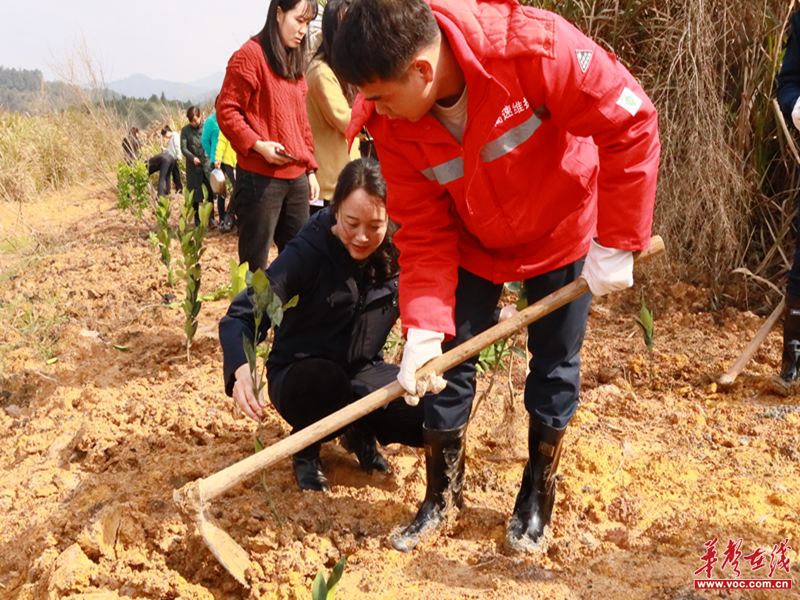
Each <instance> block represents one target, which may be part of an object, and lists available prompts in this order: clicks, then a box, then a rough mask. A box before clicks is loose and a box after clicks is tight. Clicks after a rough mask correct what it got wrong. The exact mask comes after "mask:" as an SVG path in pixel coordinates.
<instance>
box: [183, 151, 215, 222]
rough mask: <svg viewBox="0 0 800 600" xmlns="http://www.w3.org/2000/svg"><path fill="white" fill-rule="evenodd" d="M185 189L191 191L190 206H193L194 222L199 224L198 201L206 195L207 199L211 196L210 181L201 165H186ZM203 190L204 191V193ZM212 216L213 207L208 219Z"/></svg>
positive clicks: (201, 200)
mask: <svg viewBox="0 0 800 600" xmlns="http://www.w3.org/2000/svg"><path fill="white" fill-rule="evenodd" d="M186 170H187V173H186V191H187V193H189V192H191V193H192V206H193V207H194V224H195V225H199V224H200V203H201V202H203V201H204V199H205V198H206V197H207V198H208V199H209V200H211V199H212V198H213V196H212V192H211V181H209V179H208V174H207V173H206V172H205V169H203V167H202V166H200V167H198V166H196V165H190V164H187V165H186ZM204 190H205V193H204ZM213 217H214V209H213V208H212V209H211V214H210V215H209V217H208V220H209V221H211V219H212V218H213Z"/></svg>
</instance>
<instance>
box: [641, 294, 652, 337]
mask: <svg viewBox="0 0 800 600" xmlns="http://www.w3.org/2000/svg"><path fill="white" fill-rule="evenodd" d="M639 318H640V319H641V321H642V326H643V327H645V328H646V329H647V330H648V331H652V330H653V313H652V311H650V310H649V309H648V308H647V305H646V304H645V302H644V298H642V307H641V308H640V309H639Z"/></svg>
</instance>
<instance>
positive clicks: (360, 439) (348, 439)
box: [341, 423, 389, 473]
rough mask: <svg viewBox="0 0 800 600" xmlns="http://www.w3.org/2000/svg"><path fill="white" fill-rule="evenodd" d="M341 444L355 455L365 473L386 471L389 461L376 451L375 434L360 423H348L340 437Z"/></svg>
mask: <svg viewBox="0 0 800 600" xmlns="http://www.w3.org/2000/svg"><path fill="white" fill-rule="evenodd" d="M341 444H342V447H343V448H344V449H345V450H347V451H348V452H352V453H354V454H355V455H356V458H358V464H359V465H361V470H362V471H364V472H365V473H372V472H373V471H379V472H381V473H388V471H389V463H387V462H386V459H385V458H383V456H381V453H380V452H378V447H377V445H376V442H375V436H374V435H372V433H371V432H370V431H368V430H367V428H366V426H365V425H363V424H362V423H353V424H351V425H348V426H347V428H346V429H345V432H344V435H343V436H342V437H341Z"/></svg>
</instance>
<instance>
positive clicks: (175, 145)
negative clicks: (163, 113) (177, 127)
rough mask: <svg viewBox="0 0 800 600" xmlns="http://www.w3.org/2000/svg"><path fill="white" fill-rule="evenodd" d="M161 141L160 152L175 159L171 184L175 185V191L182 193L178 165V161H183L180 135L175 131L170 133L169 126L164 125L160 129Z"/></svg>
mask: <svg viewBox="0 0 800 600" xmlns="http://www.w3.org/2000/svg"><path fill="white" fill-rule="evenodd" d="M161 139H162V140H163V144H162V146H161V151H162V152H164V154H169V155H170V156H171V157H172V158H174V159H175V166H174V167H173V169H172V183H173V184H174V185H175V191H176V192H177V193H181V192H182V191H183V184H182V183H181V168H180V164H179V163H180V161H181V160H183V154H181V134H180V133H178V132H177V131H172V128H171V127H170V126H169V125H164V127H162V128H161Z"/></svg>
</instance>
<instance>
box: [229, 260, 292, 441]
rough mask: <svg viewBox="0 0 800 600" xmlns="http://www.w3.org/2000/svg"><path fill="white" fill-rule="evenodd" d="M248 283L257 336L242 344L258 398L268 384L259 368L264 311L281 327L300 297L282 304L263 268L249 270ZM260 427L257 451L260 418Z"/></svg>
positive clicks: (274, 323) (274, 324)
mask: <svg viewBox="0 0 800 600" xmlns="http://www.w3.org/2000/svg"><path fill="white" fill-rule="evenodd" d="M246 283H247V285H248V286H249V287H251V288H252V289H253V318H254V321H255V337H254V339H252V340H248V339H247V338H245V339H243V340H242V344H243V345H244V353H245V356H247V365H248V366H249V367H250V378H251V379H252V380H253V396H255V397H256V398H258V395H259V394H260V393H261V390H263V389H264V386H265V385H266V384H267V382H266V380H265V379H264V374H263V373H262V372H260V371H259V370H258V352H257V348H258V345H259V343H261V341H262V340H260V339H259V329H260V328H261V321H262V319H263V317H264V313H267V317H268V318H269V320H270V323H271V324H272V326H273V327H280V325H281V323H282V322H283V312H284V311H285V310H288V309H290V308H292V307H293V306H297V301H298V297H297V296H295V297H294V298H292V299H291V300H289V301H288V302H287V303H286V304H282V303H281V299H280V298H279V297H278V295H277V294H276V293H275V292H273V291H272V288H271V287H270V285H269V279H267V276H266V274H265V273H264V271H262V270H261V269H258V270H257V271H256V272H255V273H250V272H248V273H247V275H246ZM265 370H266V366H265ZM258 427H259V437H257V438H256V446H255V447H256V452H258V451H259V450H260V449H262V448H264V444H263V442H262V441H261V438H260V434H261V420H260V419H259V421H258Z"/></svg>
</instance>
